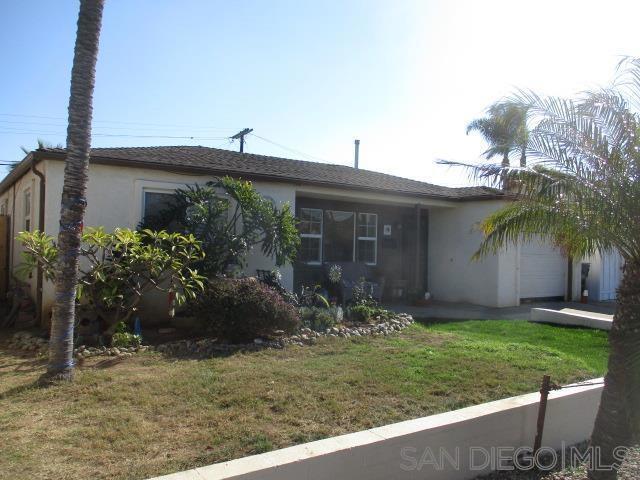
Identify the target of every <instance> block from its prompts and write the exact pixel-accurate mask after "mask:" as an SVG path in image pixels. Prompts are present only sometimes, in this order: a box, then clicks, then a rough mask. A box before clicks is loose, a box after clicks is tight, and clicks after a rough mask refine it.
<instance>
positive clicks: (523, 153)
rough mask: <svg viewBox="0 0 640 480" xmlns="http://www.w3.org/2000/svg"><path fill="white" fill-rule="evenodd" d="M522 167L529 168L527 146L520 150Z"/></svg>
mask: <svg viewBox="0 0 640 480" xmlns="http://www.w3.org/2000/svg"><path fill="white" fill-rule="evenodd" d="M520 166H521V167H526V166H527V146H526V145H523V146H522V149H521V150H520Z"/></svg>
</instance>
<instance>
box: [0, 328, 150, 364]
mask: <svg viewBox="0 0 640 480" xmlns="http://www.w3.org/2000/svg"><path fill="white" fill-rule="evenodd" d="M7 346H8V347H9V348H13V349H16V350H23V351H27V352H34V353H36V354H38V355H47V353H48V351H49V341H48V340H47V339H45V338H42V337H39V336H38V335H34V334H33V333H31V332H16V333H14V334H13V336H12V337H11V341H9V344H8V345H7ZM152 349H153V347H151V346H149V345H141V346H139V347H86V346H85V345H80V346H79V347H77V348H75V349H74V350H73V356H74V357H76V358H77V359H78V360H79V359H82V358H88V357H96V356H105V357H119V358H123V357H130V356H131V355H133V354H134V353H137V352H144V351H147V350H152Z"/></svg>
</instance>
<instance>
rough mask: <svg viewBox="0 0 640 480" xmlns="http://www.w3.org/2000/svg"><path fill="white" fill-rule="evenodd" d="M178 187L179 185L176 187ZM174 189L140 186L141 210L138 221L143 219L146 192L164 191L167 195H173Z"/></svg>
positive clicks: (145, 207) (145, 208) (145, 206)
mask: <svg viewBox="0 0 640 480" xmlns="http://www.w3.org/2000/svg"><path fill="white" fill-rule="evenodd" d="M178 188H179V187H178ZM175 192H176V189H175V188H173V189H171V188H154V187H143V188H142V210H141V211H140V221H141V222H142V221H144V212H145V211H146V210H147V193H165V194H167V195H173V194H174V193H175Z"/></svg>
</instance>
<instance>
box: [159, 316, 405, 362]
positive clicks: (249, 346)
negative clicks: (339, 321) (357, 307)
mask: <svg viewBox="0 0 640 480" xmlns="http://www.w3.org/2000/svg"><path fill="white" fill-rule="evenodd" d="M378 320H380V319H378ZM412 323H414V319H413V317H412V316H411V315H409V314H406V313H399V314H396V315H394V316H393V317H391V318H390V319H388V320H384V321H379V323H373V324H369V323H366V324H358V325H352V326H336V327H331V328H327V329H326V330H325V331H324V332H318V331H315V330H311V329H310V328H301V329H300V332H299V333H298V334H296V335H290V336H282V337H279V338H276V339H264V338H256V339H254V341H253V343H240V344H238V343H235V344H232V343H221V342H218V340H217V339H213V338H203V339H200V340H191V339H190V340H178V341H175V342H169V343H163V344H161V345H158V346H157V347H156V350H157V351H158V352H161V353H164V354H167V355H174V356H192V355H196V356H203V357H206V356H213V355H216V354H220V353H231V352H237V351H257V350H262V349H266V348H272V349H283V348H285V347H287V346H289V345H297V346H306V345H314V344H315V343H317V341H318V339H319V338H323V337H334V338H353V337H366V336H373V337H378V336H386V335H391V334H394V333H397V332H400V331H402V330H404V329H405V328H406V327H408V326H409V325H411V324H412Z"/></svg>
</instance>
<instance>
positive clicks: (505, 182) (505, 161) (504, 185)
mask: <svg viewBox="0 0 640 480" xmlns="http://www.w3.org/2000/svg"><path fill="white" fill-rule="evenodd" d="M507 167H509V152H505V153H504V155H503V156H502V168H507ZM500 183H502V189H503V190H509V180H507V173H506V172H505V171H503V172H502V180H501V181H500Z"/></svg>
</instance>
